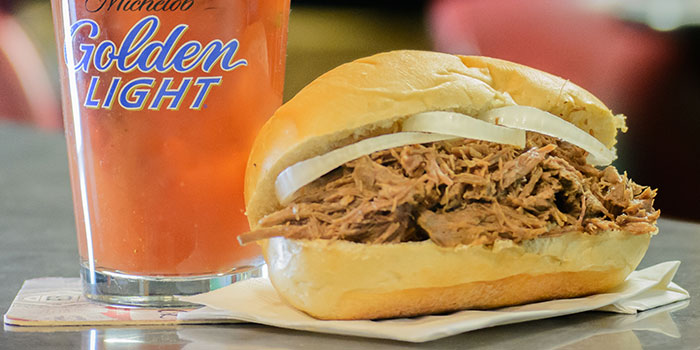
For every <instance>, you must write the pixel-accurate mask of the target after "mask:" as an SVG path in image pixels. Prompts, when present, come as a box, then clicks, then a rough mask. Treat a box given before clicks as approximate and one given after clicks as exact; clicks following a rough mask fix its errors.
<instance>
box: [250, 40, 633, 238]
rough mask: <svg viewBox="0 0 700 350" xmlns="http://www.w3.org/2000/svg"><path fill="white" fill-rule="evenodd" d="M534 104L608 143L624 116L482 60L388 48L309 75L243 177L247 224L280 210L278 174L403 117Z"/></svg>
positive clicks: (540, 77)
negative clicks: (276, 187) (309, 79)
mask: <svg viewBox="0 0 700 350" xmlns="http://www.w3.org/2000/svg"><path fill="white" fill-rule="evenodd" d="M513 104H520V105H526V106H532V107H536V108H539V109H542V110H545V111H548V112H550V113H553V114H555V115H558V116H560V117H561V118H563V119H565V120H567V121H570V122H572V123H574V124H575V125H577V126H578V127H580V128H581V129H583V130H585V131H586V132H588V133H590V134H591V135H593V136H595V137H596V138H598V140H600V141H601V142H602V143H603V144H605V145H606V146H608V147H612V146H613V145H614V144H615V137H616V135H617V130H618V129H624V118H623V117H621V116H615V115H613V114H612V112H611V111H610V110H609V109H608V108H607V107H606V106H605V105H603V103H602V102H600V101H599V100H598V99H597V98H596V97H595V96H593V95H591V94H590V93H589V92H587V91H586V90H584V89H582V88H580V87H578V86H576V85H574V84H573V83H571V82H569V81H567V80H564V79H561V78H559V77H556V76H553V75H551V74H548V73H545V72H542V71H539V70H536V69H533V68H529V67H526V66H522V65H519V64H515V63H512V62H507V61H502V60H497V59H493V58H486V57H473V56H454V55H448V54H443V53H436V52H425V51H392V52H387V53H381V54H378V55H374V56H371V57H366V58H362V59H359V60H356V61H353V62H350V63H347V64H344V65H341V66H339V67H337V68H335V69H333V70H331V71H329V72H327V73H325V74H323V75H322V76H320V77H319V78H317V79H316V80H314V81H313V82H311V83H310V84H309V85H308V86H306V87H305V88H304V89H302V90H301V91H300V92H299V93H298V94H297V95H296V96H295V97H294V98H292V99H291V100H290V101H289V102H287V103H286V104H284V105H283V106H282V107H280V108H279V109H278V110H277V111H276V112H275V114H274V115H273V116H272V117H271V118H270V119H269V120H268V121H267V123H266V124H265V125H264V126H263V127H262V129H261V131H260V133H259V134H258V137H257V139H256V140H255V143H254V145H253V148H252V150H251V154H250V157H249V159H248V167H247V170H246V176H245V200H246V204H247V205H246V210H247V212H246V214H247V215H248V222H249V223H250V226H251V228H255V227H256V225H257V222H258V220H260V218H262V217H263V216H265V215H266V214H268V213H271V212H273V211H275V210H278V209H280V208H281V205H280V204H279V202H278V201H277V197H276V196H275V191H274V182H275V178H276V177H277V175H278V174H279V173H280V172H281V171H282V170H284V169H285V168H287V167H289V166H290V165H292V164H294V163H297V162H299V161H301V160H304V159H308V158H311V157H313V156H316V155H319V154H323V153H326V152H328V151H330V150H332V149H335V148H338V147H341V146H345V145H347V144H350V143H353V142H356V141H357V140H359V139H362V138H366V137H371V136H377V135H380V134H385V133H389V132H392V131H393V130H394V127H395V124H396V123H397V122H398V121H400V120H401V119H403V118H405V117H407V116H409V115H412V114H415V113H420V112H425V111H436V110H450V111H457V112H461V113H464V114H467V115H478V114H481V113H483V112H485V111H487V110H490V109H493V108H497V107H503V106H506V105H513Z"/></svg>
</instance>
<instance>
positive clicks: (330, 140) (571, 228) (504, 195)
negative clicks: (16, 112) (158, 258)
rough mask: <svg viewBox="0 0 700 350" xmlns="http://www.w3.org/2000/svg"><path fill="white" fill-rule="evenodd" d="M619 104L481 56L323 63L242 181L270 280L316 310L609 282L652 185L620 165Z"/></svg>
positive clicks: (344, 311)
mask: <svg viewBox="0 0 700 350" xmlns="http://www.w3.org/2000/svg"><path fill="white" fill-rule="evenodd" d="M620 129H621V130H622V131H624V130H625V123H624V117H623V116H621V115H613V114H612V113H611V111H610V110H609V109H608V108H607V107H605V105H603V103H602V102H600V101H599V100H598V99H596V98H595V97H594V96H592V95H591V94H590V93H588V92H587V91H585V90H583V89H581V88H580V87H578V86H576V85H574V84H572V83H570V82H568V81H566V80H563V79H561V78H558V77H555V76H552V75H550V74H547V73H544V72H541V71H538V70H535V69H532V68H528V67H525V66H521V65H518V64H515V63H511V62H506V61H502V60H497V59H492V58H486V57H466V56H453V55H447V54H441V53H434V52H421V51H395V52H389V53H383V54H378V55H375V56H372V57H368V58H363V59H360V60H357V61H354V62H351V63H348V64H345V65H342V66H340V67H338V68H336V69H333V70H331V71H330V72H328V73H326V74H324V75H323V76H321V77H319V78H318V79H316V80H315V81H314V82H312V83H311V84H309V85H308V86H307V87H306V88H304V89H303V90H302V91H300V92H299V94H298V95H297V96H296V97H294V98H293V99H292V100H290V101H289V102H288V103H286V104H285V105H283V106H282V107H281V108H280V109H279V110H278V111H277V112H276V113H275V114H274V116H273V117H272V118H271V119H270V120H269V121H268V123H267V124H266V125H265V126H264V127H263V128H262V130H261V132H260V134H259V135H258V137H257V139H256V142H255V145H254V146H253V150H252V153H251V155H250V159H249V162H248V168H247V173H246V180H245V181H246V183H245V196H246V203H247V215H248V220H249V222H250V225H251V229H252V230H251V231H250V232H248V233H246V234H244V235H242V236H241V242H242V243H249V242H254V241H257V242H259V243H260V244H261V245H262V247H263V252H264V256H265V259H266V261H267V263H268V268H269V274H270V279H271V281H272V283H273V285H274V286H275V288H276V289H277V291H278V292H279V294H280V295H281V296H282V297H283V298H284V299H285V300H286V301H288V302H289V303H290V304H291V305H293V306H295V307H296V308H298V309H300V310H303V311H305V312H306V313H308V314H310V315H312V316H314V317H317V318H321V319H376V318H389V317H402V316H415V315H423V314H431V313H442V312H448V311H453V310H460V309H467V308H475V309H485V308H495V307H501V306H506V305H516V304H522V303H528V302H534V301H539V300H548V299H554V298H569V297H576V296H583V295H589V294H593V293H599V292H603V291H606V290H609V289H610V288H613V287H615V286H617V285H618V284H620V283H621V282H622V281H623V280H624V279H625V278H626V276H627V275H628V274H629V273H630V272H631V271H633V270H634V269H635V268H636V266H637V265H638V264H639V262H640V260H641V259H642V257H643V255H644V253H645V252H646V250H647V247H648V245H649V240H650V237H651V236H652V235H654V234H655V233H656V232H657V228H656V226H655V223H656V220H657V218H658V217H659V211H657V210H655V209H654V208H653V207H652V204H653V201H654V197H655V195H656V191H655V190H652V189H650V188H649V187H645V186H640V185H637V184H635V183H634V182H632V181H631V180H630V179H629V178H628V177H627V175H626V174H620V173H619V172H618V171H617V170H616V169H615V168H614V167H613V166H610V165H609V164H610V163H611V162H612V161H613V160H614V158H615V151H614V148H613V146H614V144H615V142H616V141H615V137H616V135H617V132H618V130H620Z"/></svg>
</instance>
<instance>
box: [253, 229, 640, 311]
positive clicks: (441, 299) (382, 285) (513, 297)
mask: <svg viewBox="0 0 700 350" xmlns="http://www.w3.org/2000/svg"><path fill="white" fill-rule="evenodd" d="M650 238H651V234H643V235H632V234H629V233H626V232H620V231H606V232H601V233H599V234H596V235H589V234H585V233H578V232H575V233H568V234H564V235H561V236H556V237H545V238H537V239H533V240H529V241H525V242H522V243H519V244H515V243H513V242H512V241H508V240H503V241H497V242H496V243H495V244H494V245H493V246H492V247H486V246H457V247H453V248H446V247H440V246H437V245H435V244H434V243H432V242H431V241H423V242H407V243H399V244H377V245H372V244H361V243H353V242H348V241H339V240H338V241H329V240H291V239H285V238H272V239H270V240H267V241H264V242H263V253H264V255H265V260H266V261H267V263H268V270H269V275H270V280H271V281H272V284H273V285H274V286H275V288H276V289H277V291H278V292H279V294H280V295H281V296H282V298H284V299H285V300H286V301H287V302H289V303H290V304H291V305H293V306H294V307H296V308H297V309H300V310H302V311H304V312H306V313H308V314H309V315H311V316H313V317H316V318H319V319H378V318H390V317H405V316H416V315H425V314H434V313H443V312H448V311H454V310H462V309H486V308H495V307H501V306H508V305H517V304H523V303H528V302H534V301H541V300H549V299H556V298H570V297H577V296H583V295H589V294H594V293H599V292H603V291H606V290H609V289H610V288H613V287H615V286H617V285H619V284H620V283H622V281H624V279H625V278H626V277H627V275H629V274H630V273H631V272H632V271H634V269H635V268H636V267H637V265H638V264H639V262H640V261H641V260H642V257H643V256H644V253H645V252H646V250H647V248H648V247H649V240H650Z"/></svg>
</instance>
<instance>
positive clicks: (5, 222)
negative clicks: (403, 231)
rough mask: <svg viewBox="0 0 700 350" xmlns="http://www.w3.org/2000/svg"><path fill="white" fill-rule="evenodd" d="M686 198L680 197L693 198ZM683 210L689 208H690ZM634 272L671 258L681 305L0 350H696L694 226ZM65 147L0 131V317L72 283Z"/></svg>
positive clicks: (18, 343)
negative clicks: (427, 337) (27, 292)
mask: <svg viewBox="0 0 700 350" xmlns="http://www.w3.org/2000/svg"><path fill="white" fill-rule="evenodd" d="M694 197H695V196H689V198H694ZM689 205H696V206H697V205H698V204H697V201H694V202H692V204H691V202H690V201H689ZM659 228H660V234H659V235H658V236H656V237H654V239H652V243H651V247H650V249H649V252H648V253H647V255H646V257H645V258H644V260H643V261H642V264H641V267H646V266H650V265H653V264H656V263H659V262H663V261H668V260H680V261H682V265H681V267H680V270H679V271H678V274H677V275H676V278H675V279H674V280H675V281H676V282H677V283H678V284H680V285H681V286H683V287H685V288H686V289H688V290H689V291H690V294H691V300H690V302H680V303H676V304H673V305H669V306H666V307H662V308H659V309H654V310H650V311H646V312H642V313H640V314H638V315H619V314H609V313H603V312H587V313H582V314H576V315H570V316H565V317H557V318H552V319H547V320H540V321H531V322H526V323H520V324H515V325H508V326H500V327H493V328H489V329H484V330H480V331H475V332H470V333H465V334H461V335H457V336H452V337H449V338H445V339H442V340H438V341H433V342H429V343H423V344H409V343H401V342H395V341H382V340H370V339H362V338H355V337H343V336H332V335H320V334H313V333H307V332H300V331H291V330H284V329H277V328H272V327H266V326H261V325H253V324H242V325H217V326H214V325H211V326H179V327H155V328H153V327H148V328H146V327H129V328H125V327H121V328H84V329H78V330H72V331H56V332H15V331H12V330H10V329H7V328H6V329H5V330H4V331H3V332H2V333H0V349H78V348H82V349H126V348H128V349H139V348H143V349H297V348H305V349H327V348H345V349H366V348H373V349H376V350H381V349H400V348H421V349H422V348H426V349H452V348H460V349H461V348H471V349H483V348H498V349H559V348H565V349H588V348H599V349H700V306H699V305H700V303H698V300H700V299H699V298H700V225H699V224H694V223H688V222H682V221H676V220H669V219H662V220H660V222H659ZM74 229H75V224H74V221H73V213H72V204H71V194H70V186H69V180H68V168H67V161H66V151H65V144H64V139H63V136H62V135H61V134H56V133H47V132H41V131H36V130H33V129H29V128H25V127H21V126H16V125H12V124H7V123H4V124H3V123H0V311H2V313H3V314H4V313H5V311H6V310H7V308H8V307H9V305H10V303H11V302H12V300H13V298H14V296H15V294H16V293H17V291H18V290H19V288H20V286H21V285H22V282H23V281H24V280H26V279H30V278H35V277H44V276H61V277H77V276H78V258H77V256H78V255H77V254H78V253H77V248H76V239H75V231H74Z"/></svg>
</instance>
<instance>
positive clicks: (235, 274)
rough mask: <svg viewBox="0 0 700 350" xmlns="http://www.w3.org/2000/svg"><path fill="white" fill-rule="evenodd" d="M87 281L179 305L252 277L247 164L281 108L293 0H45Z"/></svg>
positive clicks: (128, 296)
mask: <svg viewBox="0 0 700 350" xmlns="http://www.w3.org/2000/svg"><path fill="white" fill-rule="evenodd" d="M52 5H53V10H54V22H55V24H56V36H57V40H58V46H59V66H60V71H61V81H62V88H63V89H62V90H63V112H64V122H65V123H64V124H65V132H66V139H67V143H68V155H69V164H70V170H71V185H72V188H73V201H74V207H75V217H76V224H77V225H76V226H77V231H78V245H79V251H80V258H81V265H82V269H81V275H82V278H83V282H84V287H85V288H84V289H85V294H86V295H87V296H88V297H90V298H92V299H96V300H102V301H106V302H112V303H123V304H137V305H151V306H162V305H177V304H179V302H178V301H177V300H176V299H175V298H173V297H172V295H173V294H179V295H182V294H194V293H199V292H203V291H207V290H210V289H214V288H217V287H219V286H221V285H224V284H228V283H231V282H234V281H236V280H238V279H243V278H247V277H251V276H257V275H259V273H260V266H261V265H262V263H263V262H262V259H261V258H260V254H259V250H258V248H257V247H256V246H245V247H244V246H241V245H240V244H239V243H238V242H237V239H236V238H237V236H238V235H239V234H240V233H243V232H246V231H247V230H248V224H247V221H246V219H245V216H244V213H243V211H244V203H243V172H244V170H245V163H246V160H247V157H248V152H249V148H250V145H251V143H252V141H253V138H254V136H255V135H256V133H257V131H258V129H259V127H261V126H262V124H263V123H264V122H265V120H266V119H267V118H268V117H269V116H270V115H271V114H272V113H273V111H274V110H275V109H276V108H277V107H278V106H279V105H280V103H281V102H282V87H283V79H284V62H285V45H286V33H287V22H288V14H289V0H272V1H263V0H260V1H254V0H249V1H248V0H52Z"/></svg>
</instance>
